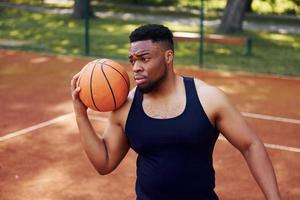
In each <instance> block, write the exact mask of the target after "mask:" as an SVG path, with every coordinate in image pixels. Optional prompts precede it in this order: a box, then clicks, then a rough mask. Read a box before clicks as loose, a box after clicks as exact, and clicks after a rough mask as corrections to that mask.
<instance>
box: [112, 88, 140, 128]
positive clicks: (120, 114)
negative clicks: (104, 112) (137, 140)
mask: <svg viewBox="0 0 300 200" xmlns="http://www.w3.org/2000/svg"><path fill="white" fill-rule="evenodd" d="M135 91H136V87H134V88H132V89H131V90H130V91H129V93H128V96H127V100H126V101H125V102H124V104H123V105H122V106H121V107H120V108H118V109H117V110H114V111H113V112H111V115H110V117H111V118H112V119H114V120H115V121H117V122H118V123H121V124H124V122H125V121H126V119H127V115H128V112H129V110H130V107H131V104H132V102H133V99H134V95H135Z"/></svg>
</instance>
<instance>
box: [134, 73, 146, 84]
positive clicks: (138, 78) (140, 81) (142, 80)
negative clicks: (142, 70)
mask: <svg viewBox="0 0 300 200" xmlns="http://www.w3.org/2000/svg"><path fill="white" fill-rule="evenodd" d="M134 80H135V82H136V84H138V85H140V84H143V83H145V82H146V77H145V76H138V75H136V76H134Z"/></svg>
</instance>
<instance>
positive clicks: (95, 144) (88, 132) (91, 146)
mask: <svg viewBox="0 0 300 200" xmlns="http://www.w3.org/2000/svg"><path fill="white" fill-rule="evenodd" d="M78 77H79V73H78V74H76V75H75V76H74V77H73V79H72V81H71V93H72V99H73V107H74V112H75V116H76V122H77V125H78V128H79V132H80V138H81V142H82V145H83V148H84V150H85V152H86V154H87V156H88V158H89V159H90V161H91V163H92V164H93V165H94V167H95V168H96V170H97V171H98V172H99V173H100V174H101V175H105V174H108V173H110V172H112V171H113V170H114V169H115V168H116V167H117V166H118V165H119V163H120V162H121V160H122V159H123V158H124V157H125V155H126V153H127V152H128V150H129V145H128V143H127V138H126V136H125V134H124V132H123V129H122V126H121V124H120V123H119V120H118V114H116V113H115V112H112V113H111V115H110V117H109V121H108V126H107V128H106V130H105V131H104V134H103V135H102V136H98V135H97V134H96V132H95V130H94V128H93V126H92V124H91V122H90V120H89V118H88V115H87V108H86V107H85V106H84V105H83V103H82V102H81V100H80V99H79V92H80V88H79V87H77V86H76V82H77V79H78Z"/></svg>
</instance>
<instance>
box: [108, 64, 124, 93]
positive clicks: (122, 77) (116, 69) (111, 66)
mask: <svg viewBox="0 0 300 200" xmlns="http://www.w3.org/2000/svg"><path fill="white" fill-rule="evenodd" d="M105 65H107V66H110V67H111V68H113V69H114V70H116V71H117V72H118V73H119V74H120V75H121V76H122V78H123V79H124V81H125V83H126V85H127V90H128V91H129V83H128V82H127V80H126V78H125V77H124V76H123V74H122V73H121V72H120V71H119V70H117V69H116V68H114V67H113V66H111V65H109V64H105Z"/></svg>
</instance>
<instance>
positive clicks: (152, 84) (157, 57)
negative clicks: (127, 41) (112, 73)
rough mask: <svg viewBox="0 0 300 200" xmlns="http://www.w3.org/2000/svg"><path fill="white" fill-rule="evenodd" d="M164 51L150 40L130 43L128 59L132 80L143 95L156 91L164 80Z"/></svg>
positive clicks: (165, 67) (165, 66)
mask: <svg viewBox="0 0 300 200" xmlns="http://www.w3.org/2000/svg"><path fill="white" fill-rule="evenodd" d="M165 51H166V50H164V48H163V47H162V44H161V43H153V42H152V41H151V40H144V41H137V42H133V43H131V46H130V49H129V56H128V58H129V62H130V63H131V65H132V70H133V76H134V80H135V81H136V84H137V86H138V88H139V89H140V90H141V91H142V92H143V93H148V92H150V91H152V90H154V89H156V88H157V87H158V86H159V85H160V84H161V82H163V80H164V79H165V77H166V75H167V64H166V62H165Z"/></svg>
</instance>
